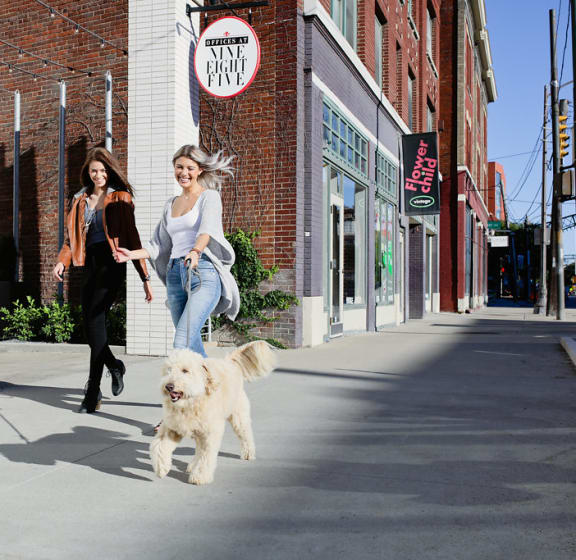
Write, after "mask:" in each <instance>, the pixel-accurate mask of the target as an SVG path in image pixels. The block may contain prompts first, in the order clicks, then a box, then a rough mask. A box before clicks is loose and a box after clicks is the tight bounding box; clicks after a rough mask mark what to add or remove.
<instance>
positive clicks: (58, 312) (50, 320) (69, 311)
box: [0, 296, 76, 342]
mask: <svg viewBox="0 0 576 560" xmlns="http://www.w3.org/2000/svg"><path fill="white" fill-rule="evenodd" d="M26 303H27V305H24V304H22V303H20V301H19V300H16V301H15V302H13V303H12V308H11V309H7V308H6V307H2V308H1V309H0V314H1V315H2V323H3V333H2V335H3V338H15V339H17V340H41V341H47V342H69V341H70V339H71V338H72V333H73V332H74V329H75V326H76V320H75V317H74V310H73V308H72V307H71V306H70V305H69V304H67V303H60V302H58V301H53V302H51V303H50V304H48V305H37V304H36V302H35V301H34V298H32V297H30V296H27V298H26Z"/></svg>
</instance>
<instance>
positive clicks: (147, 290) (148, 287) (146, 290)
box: [142, 281, 154, 303]
mask: <svg viewBox="0 0 576 560" xmlns="http://www.w3.org/2000/svg"><path fill="white" fill-rule="evenodd" d="M142 287H143V288H144V293H145V294H146V297H145V299H146V303H150V302H151V301H152V300H153V299H154V298H153V296H152V286H151V285H150V282H149V281H146V282H144V283H143V284H142Z"/></svg>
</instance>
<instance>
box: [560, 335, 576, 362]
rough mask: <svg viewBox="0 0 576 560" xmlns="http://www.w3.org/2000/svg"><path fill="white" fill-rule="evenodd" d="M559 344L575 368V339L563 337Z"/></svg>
mask: <svg viewBox="0 0 576 560" xmlns="http://www.w3.org/2000/svg"><path fill="white" fill-rule="evenodd" d="M560 344H561V345H562V348H564V350H565V351H566V354H568V357H569V358H570V359H571V360H572V363H573V364H574V366H576V339H574V338H570V337H567V336H563V337H561V338H560Z"/></svg>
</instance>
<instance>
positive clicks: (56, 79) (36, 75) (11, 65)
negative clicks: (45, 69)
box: [0, 60, 61, 82]
mask: <svg viewBox="0 0 576 560" xmlns="http://www.w3.org/2000/svg"><path fill="white" fill-rule="evenodd" d="M0 64H2V65H3V66H6V67H8V72H10V73H12V72H13V71H14V70H16V71H17V72H21V73H22V74H26V75H27V76H31V77H32V78H34V81H35V82H37V81H38V78H41V79H42V80H48V81H50V82H60V81H61V80H60V79H58V78H53V77H51V76H43V75H41V74H35V73H34V72H30V71H28V70H25V69H24V68H20V67H19V66H16V65H15V64H10V63H9V62H6V61H4V60H0Z"/></svg>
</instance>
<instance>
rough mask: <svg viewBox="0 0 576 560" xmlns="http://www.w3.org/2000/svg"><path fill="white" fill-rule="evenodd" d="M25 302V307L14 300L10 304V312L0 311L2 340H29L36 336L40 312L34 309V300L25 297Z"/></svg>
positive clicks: (38, 309)
mask: <svg viewBox="0 0 576 560" xmlns="http://www.w3.org/2000/svg"><path fill="white" fill-rule="evenodd" d="M26 300H27V302H28V305H27V306H26V305H24V304H22V303H20V301H19V300H16V301H15V302H13V304H12V310H8V309H7V308H6V307H2V308H1V309H0V314H1V315H2V317H3V323H4V328H3V334H4V338H16V339H17V340H31V339H32V338H34V337H35V336H37V334H38V330H39V326H40V325H39V323H40V319H41V317H42V310H41V309H40V308H39V307H36V303H35V302H34V298H32V297H30V296H27V297H26Z"/></svg>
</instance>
